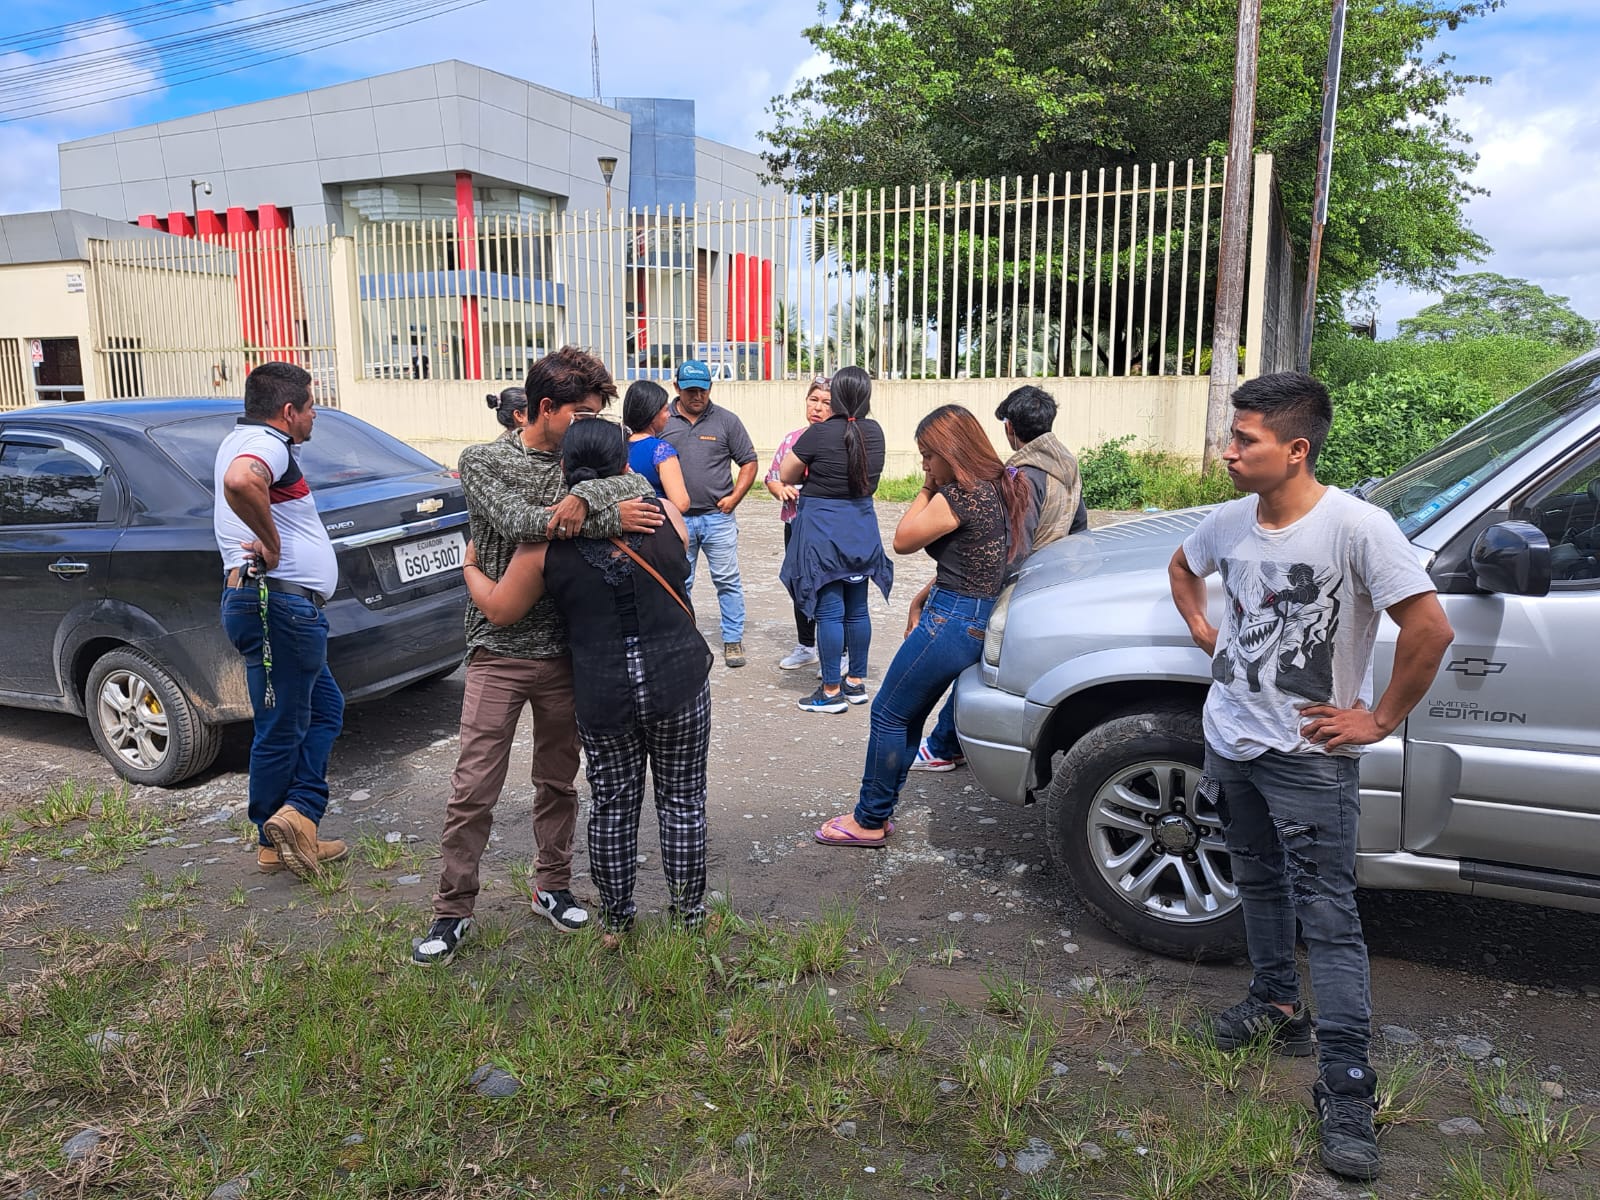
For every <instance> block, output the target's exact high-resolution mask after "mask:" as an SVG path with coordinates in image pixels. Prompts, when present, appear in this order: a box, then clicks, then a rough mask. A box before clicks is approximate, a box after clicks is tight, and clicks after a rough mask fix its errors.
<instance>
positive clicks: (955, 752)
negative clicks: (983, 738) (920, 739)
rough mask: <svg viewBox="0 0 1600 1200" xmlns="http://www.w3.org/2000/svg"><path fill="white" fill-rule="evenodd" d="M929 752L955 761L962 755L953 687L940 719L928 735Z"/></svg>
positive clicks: (936, 756)
mask: <svg viewBox="0 0 1600 1200" xmlns="http://www.w3.org/2000/svg"><path fill="white" fill-rule="evenodd" d="M928 753H929V754H931V755H933V756H934V757H935V758H942V759H945V760H946V761H948V762H955V761H957V760H958V759H959V758H960V757H961V739H960V738H958V737H957V736H956V693H955V689H953V688H952V689H951V691H950V695H949V696H948V697H947V698H946V699H945V702H944V707H943V708H941V709H940V710H939V719H938V720H937V721H935V722H934V723H933V732H932V733H930V734H929V735H928Z"/></svg>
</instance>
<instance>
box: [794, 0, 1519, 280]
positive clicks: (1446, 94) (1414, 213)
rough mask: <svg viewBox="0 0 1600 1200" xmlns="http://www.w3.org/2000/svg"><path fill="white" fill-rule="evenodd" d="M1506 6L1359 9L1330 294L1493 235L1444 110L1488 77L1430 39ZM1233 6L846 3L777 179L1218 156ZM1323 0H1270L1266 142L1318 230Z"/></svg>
mask: <svg viewBox="0 0 1600 1200" xmlns="http://www.w3.org/2000/svg"><path fill="white" fill-rule="evenodd" d="M1499 3H1500V0H1477V2H1465V0H1456V2H1454V3H1449V2H1441V0H1431V2H1430V0H1412V2H1406V3H1393V2H1392V0H1352V2H1351V4H1350V11H1349V21H1348V25H1347V31H1346V35H1345V48H1344V75H1343V85H1342V90H1341V98H1340V112H1339V140H1338V143H1337V146H1336V150H1335V155H1334V178H1333V186H1332V193H1331V196H1332V198H1331V205H1330V215H1329V223H1328V229H1327V234H1326V238H1325V241H1324V244H1323V252H1322V253H1323V258H1322V269H1321V276H1320V281H1321V283H1320V286H1321V288H1322V290H1323V292H1324V294H1325V295H1328V296H1337V295H1339V294H1341V293H1344V292H1347V291H1350V290H1352V289H1355V288H1358V287H1360V286H1361V285H1362V284H1364V283H1366V282H1368V281H1369V280H1372V279H1374V278H1376V277H1379V276H1384V277H1388V278H1391V279H1396V280H1400V281H1404V282H1406V283H1409V284H1411V285H1413V286H1418V287H1430V286H1435V285H1436V284H1437V283H1438V282H1439V280H1440V279H1441V278H1442V277H1443V276H1444V275H1445V274H1446V273H1447V272H1449V271H1451V270H1453V269H1454V268H1455V266H1456V265H1457V264H1458V263H1459V262H1460V261H1461V260H1462V259H1475V258H1479V257H1481V256H1482V255H1483V253H1484V252H1485V250H1486V249H1487V246H1486V244H1485V243H1484V242H1483V240H1482V239H1481V238H1479V237H1478V235H1477V234H1475V233H1473V232H1472V231H1471V229H1470V228H1468V226H1467V223H1466V221H1465V217H1464V212H1463V208H1464V205H1465V203H1466V201H1467V199H1468V198H1469V197H1470V195H1471V194H1472V193H1473V192H1474V190H1475V189H1474V188H1473V187H1472V186H1471V185H1470V184H1468V183H1467V182H1466V178H1467V175H1468V173H1469V172H1470V170H1471V168H1472V166H1473V164H1474V163H1475V161H1476V156H1475V155H1473V154H1472V153H1471V152H1470V151H1469V150H1468V149H1467V138H1466V136H1465V134H1463V133H1462V132H1461V131H1460V130H1459V129H1458V128H1457V126H1456V125H1455V124H1454V123H1453V122H1452V121H1451V119H1450V117H1449V115H1448V113H1447V112H1446V103H1447V102H1448V101H1449V100H1450V99H1451V98H1452V97H1453V96H1456V95H1458V94H1460V93H1461V92H1462V91H1463V90H1464V89H1465V88H1466V86H1467V85H1469V84H1472V83H1475V82H1482V81H1481V80H1480V79H1478V78H1477V77H1474V76H1467V75H1459V74H1456V73H1455V72H1453V71H1451V70H1450V69H1449V66H1448V63H1449V59H1448V57H1447V56H1444V55H1440V54H1437V53H1435V52H1434V50H1433V49H1432V43H1433V41H1434V39H1435V37H1436V36H1437V35H1439V34H1441V33H1442V32H1446V31H1448V30H1451V29H1454V28H1455V27H1456V26H1457V25H1459V24H1460V23H1461V22H1462V21H1465V20H1468V19H1470V18H1473V17H1477V16H1479V15H1481V14H1483V13H1486V12H1488V11H1491V10H1492V9H1494V8H1497V7H1499ZM1237 14H1238V6H1237V4H1236V3H1235V2H1234V0H844V3H843V4H842V5H841V15H840V17H839V19H838V20H837V21H834V22H819V23H818V24H816V25H813V26H812V27H811V28H809V29H808V30H807V31H806V36H807V38H808V39H809V40H810V42H811V44H812V45H813V47H815V49H816V50H817V51H818V52H820V53H821V54H822V55H824V56H826V58H827V60H828V62H829V64H830V66H829V67H828V69H827V70H825V71H824V72H823V73H822V74H820V75H818V76H816V77H814V78H811V79H808V80H804V81H802V82H801V83H800V84H799V85H797V86H796V88H795V89H794V90H793V91H792V92H790V93H789V94H788V95H786V96H780V97H777V98H775V99H774V100H773V102H772V107H771V110H770V111H771V115H772V127H771V128H770V129H769V130H768V131H767V132H766V133H765V134H764V135H763V136H764V137H765V139H766V140H767V142H768V143H769V144H770V145H771V147H772V150H771V151H770V153H769V154H768V155H767V158H768V162H769V165H770V167H771V168H772V170H773V171H774V172H775V173H782V174H786V175H788V176H789V177H790V178H792V179H793V180H794V181H795V182H796V183H797V184H798V185H799V186H801V187H802V188H805V189H815V190H818V191H836V190H840V189H844V188H851V187H890V188H892V187H894V186H895V185H897V184H899V185H906V184H922V183H925V182H927V181H930V180H935V181H936V180H940V179H971V178H980V177H993V176H997V175H1011V176H1015V175H1019V174H1020V175H1023V176H1031V175H1032V174H1034V173H1035V172H1037V173H1039V174H1041V175H1043V174H1047V173H1049V172H1051V171H1055V172H1057V173H1058V174H1059V173H1060V172H1063V171H1067V170H1081V169H1084V168H1097V167H1100V166H1106V167H1116V166H1119V165H1122V166H1133V165H1135V164H1149V163H1151V162H1157V163H1164V162H1166V161H1168V160H1171V159H1183V158H1189V157H1199V156H1203V155H1207V154H1210V155H1219V154H1221V153H1223V152H1224V150H1225V148H1226V140H1227V132H1228V108H1229V100H1230V95H1231V91H1232V85H1233V57H1234V36H1235V31H1236V20H1237ZM1327 45H1328V6H1327V2H1326V0H1263V5H1262V21H1261V53H1260V82H1259V86H1258V94H1257V116H1256V148H1257V149H1259V150H1264V151H1270V152H1272V153H1273V154H1274V155H1276V156H1277V165H1278V171H1279V175H1280V180H1281V183H1282V189H1283V196H1284V201H1285V206H1286V208H1287V210H1288V215H1289V219H1290V221H1291V227H1292V228H1294V229H1297V230H1305V229H1307V228H1308V227H1309V223H1310V210H1311V194H1312V186H1313V180H1314V176H1315V163H1316V152H1317V137H1318V131H1319V128H1320V116H1321V88H1322V70H1323V65H1324V63H1325V61H1326V58H1327Z"/></svg>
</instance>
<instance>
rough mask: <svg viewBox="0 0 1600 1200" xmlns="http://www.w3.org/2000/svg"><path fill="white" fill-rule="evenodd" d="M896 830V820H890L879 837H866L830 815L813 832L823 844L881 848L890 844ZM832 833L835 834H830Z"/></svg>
mask: <svg viewBox="0 0 1600 1200" xmlns="http://www.w3.org/2000/svg"><path fill="white" fill-rule="evenodd" d="M893 832H894V822H893V821H890V822H888V823H887V824H885V825H884V827H883V836H882V837H877V838H864V837H861V836H860V835H858V834H854V833H851V832H850V831H849V830H848V829H846V828H844V827H843V826H842V825H840V824H839V818H838V817H829V818H828V819H827V820H826V821H824V822H823V823H822V828H821V829H819V830H817V831H816V832H815V833H814V834H812V835H811V836H812V838H813V840H815V841H816V842H817V844H818V845H822V846H859V847H862V848H864V849H868V850H874V849H879V848H881V847H883V846H885V845H887V844H888V841H889V835H890V834H891V833H893ZM829 834H832V835H833V836H831V837H830V836H828V835H829Z"/></svg>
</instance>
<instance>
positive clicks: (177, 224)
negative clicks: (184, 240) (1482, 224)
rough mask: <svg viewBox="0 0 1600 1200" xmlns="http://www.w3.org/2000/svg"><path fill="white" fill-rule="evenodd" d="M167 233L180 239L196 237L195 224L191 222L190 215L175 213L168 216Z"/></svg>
mask: <svg viewBox="0 0 1600 1200" xmlns="http://www.w3.org/2000/svg"><path fill="white" fill-rule="evenodd" d="M167 232H168V233H175V234H177V235H178V236H179V237H193V236H194V222H192V221H191V220H189V214H188V213H183V212H174V213H168V214H167Z"/></svg>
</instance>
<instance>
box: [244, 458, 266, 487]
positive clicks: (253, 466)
mask: <svg viewBox="0 0 1600 1200" xmlns="http://www.w3.org/2000/svg"><path fill="white" fill-rule="evenodd" d="M245 466H247V467H249V468H250V473H251V474H252V475H254V476H255V477H256V478H257V479H261V480H264V481H265V482H266V483H268V484H269V485H270V484H271V483H272V472H271V471H269V470H267V465H266V464H265V463H264V462H262V461H261V460H260V459H259V458H247V459H245Z"/></svg>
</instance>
